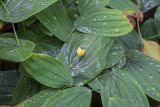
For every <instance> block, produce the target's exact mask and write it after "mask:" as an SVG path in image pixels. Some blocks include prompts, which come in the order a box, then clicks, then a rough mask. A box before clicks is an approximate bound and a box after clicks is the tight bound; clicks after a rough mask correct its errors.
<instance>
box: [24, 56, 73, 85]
mask: <svg viewBox="0 0 160 107" xmlns="http://www.w3.org/2000/svg"><path fill="white" fill-rule="evenodd" d="M23 66H24V69H25V70H26V72H27V73H29V74H30V75H31V76H32V77H33V78H34V79H35V80H37V81H38V82H40V83H42V84H44V85H46V86H48V87H53V88H62V87H69V86H71V85H72V84H73V79H72V77H71V75H70V73H69V72H68V70H67V69H66V68H65V66H64V65H63V64H62V63H60V62H59V61H58V60H57V59H55V58H53V57H51V56H48V55H45V54H34V55H33V56H32V57H31V58H30V59H28V60H26V61H25V62H23ZM44 71H45V72H44Z"/></svg>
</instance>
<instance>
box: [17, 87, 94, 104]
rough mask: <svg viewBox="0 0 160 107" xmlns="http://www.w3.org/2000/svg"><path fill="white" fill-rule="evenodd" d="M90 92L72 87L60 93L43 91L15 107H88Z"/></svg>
mask: <svg viewBox="0 0 160 107" xmlns="http://www.w3.org/2000/svg"><path fill="white" fill-rule="evenodd" d="M90 102H91V91H90V90H88V89H87V88H83V87H74V88H69V89H65V90H62V91H58V92H56V91H54V90H44V91H42V92H40V93H39V94H37V95H35V96H34V97H32V98H30V99H28V100H26V101H25V102H23V103H22V104H20V105H18V106H16V107H90Z"/></svg>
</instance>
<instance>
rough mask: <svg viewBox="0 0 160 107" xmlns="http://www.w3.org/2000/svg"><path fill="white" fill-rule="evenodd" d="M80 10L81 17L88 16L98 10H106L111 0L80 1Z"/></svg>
mask: <svg viewBox="0 0 160 107" xmlns="http://www.w3.org/2000/svg"><path fill="white" fill-rule="evenodd" d="M78 1H79V5H78V10H79V12H80V14H81V15H88V14H89V13H93V12H94V11H95V10H97V9H101V8H104V7H105V6H106V5H107V4H108V2H109V1H110V0H78Z"/></svg>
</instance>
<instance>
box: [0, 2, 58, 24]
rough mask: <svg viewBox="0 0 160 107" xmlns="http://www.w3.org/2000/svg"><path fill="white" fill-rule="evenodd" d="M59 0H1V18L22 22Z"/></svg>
mask: <svg viewBox="0 0 160 107" xmlns="http://www.w3.org/2000/svg"><path fill="white" fill-rule="evenodd" d="M56 1H57V0H1V2H0V20H2V21H6V22H12V23H16V22H20V21H23V20H25V19H27V18H29V17H31V16H32V15H34V14H36V13H38V12H40V11H41V10H43V9H45V8H47V7H48V6H49V5H51V4H53V3H54V2H56Z"/></svg>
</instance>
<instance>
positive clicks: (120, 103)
mask: <svg viewBox="0 0 160 107" xmlns="http://www.w3.org/2000/svg"><path fill="white" fill-rule="evenodd" d="M108 107H131V104H130V103H128V102H127V101H126V100H123V99H120V98H114V97H111V98H109V104H108Z"/></svg>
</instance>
